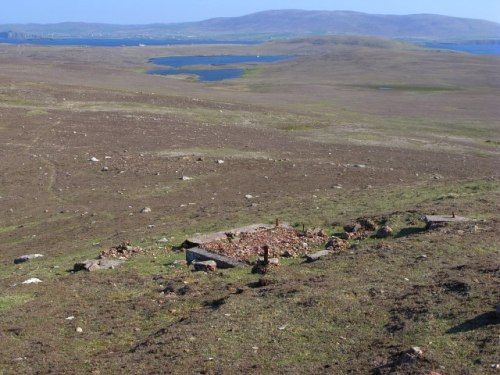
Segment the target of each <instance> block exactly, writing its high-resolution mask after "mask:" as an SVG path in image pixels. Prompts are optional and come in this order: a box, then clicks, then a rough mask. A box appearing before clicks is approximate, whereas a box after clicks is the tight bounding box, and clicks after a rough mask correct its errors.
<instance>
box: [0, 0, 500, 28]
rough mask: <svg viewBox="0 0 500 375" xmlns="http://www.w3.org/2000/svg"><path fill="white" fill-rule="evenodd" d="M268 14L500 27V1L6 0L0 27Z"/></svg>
mask: <svg viewBox="0 0 500 375" xmlns="http://www.w3.org/2000/svg"><path fill="white" fill-rule="evenodd" d="M269 9H306V10H352V11H358V12H365V13H375V14H416V13H434V14H443V15H447V16H455V17H466V18H479V19H486V20H490V21H495V22H498V23H500V0H173V1H172V0H140V1H139V0H14V1H8V0H7V1H5V2H4V4H3V5H2V7H1V13H0V24H6V23H30V22H33V23H56V22H65V21H81V22H99V23H114V24H146V23H171V22H188V21H201V20H204V19H208V18H214V17H234V16H241V15H245V14H249V13H254V12H258V11H262V10H269Z"/></svg>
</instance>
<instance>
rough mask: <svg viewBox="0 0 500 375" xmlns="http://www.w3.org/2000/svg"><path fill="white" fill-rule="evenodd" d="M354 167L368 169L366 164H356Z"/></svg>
mask: <svg viewBox="0 0 500 375" xmlns="http://www.w3.org/2000/svg"><path fill="white" fill-rule="evenodd" d="M353 167H354V168H366V165H365V164H354V165H353Z"/></svg>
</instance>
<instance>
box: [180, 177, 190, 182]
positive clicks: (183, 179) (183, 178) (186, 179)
mask: <svg viewBox="0 0 500 375" xmlns="http://www.w3.org/2000/svg"><path fill="white" fill-rule="evenodd" d="M180 180H182V181H189V180H192V177H188V176H182V177H181V178H180Z"/></svg>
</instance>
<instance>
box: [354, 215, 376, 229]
mask: <svg viewBox="0 0 500 375" xmlns="http://www.w3.org/2000/svg"><path fill="white" fill-rule="evenodd" d="M356 222H357V223H359V224H360V225H361V227H362V228H363V229H365V230H375V229H376V224H375V222H374V221H373V220H371V219H369V218H367V217H360V218H358V219H356Z"/></svg>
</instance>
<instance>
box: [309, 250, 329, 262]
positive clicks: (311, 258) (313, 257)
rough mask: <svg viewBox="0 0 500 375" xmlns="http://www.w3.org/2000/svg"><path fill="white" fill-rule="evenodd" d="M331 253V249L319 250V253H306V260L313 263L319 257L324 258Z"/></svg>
mask: <svg viewBox="0 0 500 375" xmlns="http://www.w3.org/2000/svg"><path fill="white" fill-rule="evenodd" d="M330 254H331V252H330V251H328V250H322V251H318V252H317V253H314V254H306V255H305V258H306V262H308V263H311V262H315V261H317V260H318V259H321V258H324V257H326V256H328V255H330Z"/></svg>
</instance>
